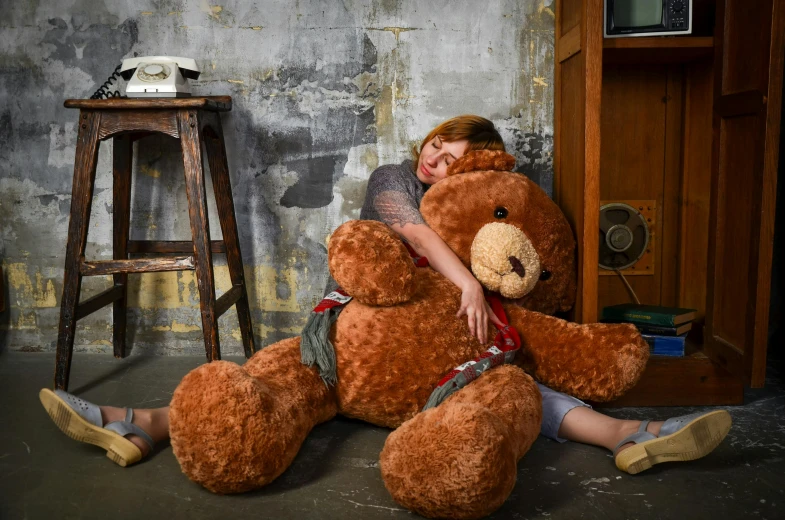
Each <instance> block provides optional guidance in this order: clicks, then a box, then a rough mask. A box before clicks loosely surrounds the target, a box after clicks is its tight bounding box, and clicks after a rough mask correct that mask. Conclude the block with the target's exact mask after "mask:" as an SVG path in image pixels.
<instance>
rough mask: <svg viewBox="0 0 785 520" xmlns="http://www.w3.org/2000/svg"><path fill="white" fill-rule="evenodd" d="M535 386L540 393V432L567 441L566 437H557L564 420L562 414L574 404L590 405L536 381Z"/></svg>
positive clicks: (551, 437)
mask: <svg viewBox="0 0 785 520" xmlns="http://www.w3.org/2000/svg"><path fill="white" fill-rule="evenodd" d="M537 387H538V388H539V389H540V394H542V426H541V427H540V434H542V435H544V436H546V437H548V438H549V439H553V440H555V441H558V442H567V439H562V438H561V437H559V427H560V426H561V422H562V421H563V420H564V416H565V415H567V412H569V411H570V410H572V409H573V408H575V407H576V406H586V407H587V408H591V406H589V405H588V404H586V403H584V402H583V401H581V400H580V399H577V398H575V397H572V396H570V395H567V394H563V393H561V392H557V391H556V390H551V389H550V388H548V387H547V386H544V385H541V384H540V383H537Z"/></svg>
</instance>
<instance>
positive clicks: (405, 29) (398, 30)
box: [368, 27, 419, 42]
mask: <svg viewBox="0 0 785 520" xmlns="http://www.w3.org/2000/svg"><path fill="white" fill-rule="evenodd" d="M368 30H370V31H385V32H391V33H393V34H394V35H395V41H396V42H397V41H398V39H399V38H400V37H401V33H403V32H409V31H418V30H419V29H416V28H414V27H382V28H381V29H379V28H377V27H369V28H368Z"/></svg>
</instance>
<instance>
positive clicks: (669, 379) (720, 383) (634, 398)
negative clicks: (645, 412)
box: [595, 355, 744, 407]
mask: <svg viewBox="0 0 785 520" xmlns="http://www.w3.org/2000/svg"><path fill="white" fill-rule="evenodd" d="M743 401H744V386H743V385H742V383H741V380H740V379H738V378H737V377H735V376H733V375H731V374H730V373H728V372H727V371H725V370H723V369H722V368H720V367H718V366H717V365H715V364H714V363H712V362H711V361H710V360H709V359H708V358H706V357H704V356H701V355H694V356H689V357H685V358H676V357H674V358H670V357H663V356H653V357H651V358H650V359H649V363H648V365H647V366H646V371H645V372H644V373H643V375H642V376H641V379H640V381H638V384H637V385H635V386H634V387H633V388H632V389H630V390H629V391H628V392H627V393H626V394H624V395H623V396H622V397H621V398H619V399H617V400H615V401H612V402H609V403H595V406H599V407H616V406H716V405H734V404H742V403H743Z"/></svg>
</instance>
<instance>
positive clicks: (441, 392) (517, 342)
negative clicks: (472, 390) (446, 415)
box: [423, 295, 521, 411]
mask: <svg viewBox="0 0 785 520" xmlns="http://www.w3.org/2000/svg"><path fill="white" fill-rule="evenodd" d="M485 298H486V299H487V300H488V303H489V304H490V305H491V309H492V310H493V313H494V314H496V316H497V317H498V318H499V321H501V322H502V323H504V327H500V326H499V325H497V324H495V323H494V326H495V327H496V329H497V330H498V332H497V333H496V338H494V340H493V346H491V347H490V348H489V349H488V350H486V351H485V352H483V353H482V354H480V355H479V356H478V357H476V358H474V359H473V360H471V361H467V362H466V363H464V364H462V365H460V366H457V367H455V368H453V369H452V370H450V371H449V372H448V373H447V375H445V376H444V377H443V378H442V379H441V380H440V381H439V383H438V384H437V385H436V388H434V390H433V392H431V395H430V397H428V402H426V403H425V407H423V411H425V410H427V409H428V408H433V407H435V406H438V405H439V404H440V403H441V402H442V401H444V400H445V399H446V398H447V396H449V395H450V394H452V393H454V392H457V391H458V390H460V389H461V388H463V387H464V386H466V385H468V384H469V383H471V382H472V381H474V380H475V379H477V378H478V377H480V374H482V373H483V372H485V371H486V370H488V369H490V368H493V367H495V366H499V365H503V364H505V363H512V361H513V360H514V359H515V354H516V353H517V352H518V350H520V348H521V337H520V336H519V335H518V331H517V330H515V329H514V328H513V327H512V326H510V325H509V321H508V320H507V314H506V313H505V312H504V307H503V306H502V302H501V300H500V299H499V297H498V296H495V295H486V297H485Z"/></svg>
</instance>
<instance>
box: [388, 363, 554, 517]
mask: <svg viewBox="0 0 785 520" xmlns="http://www.w3.org/2000/svg"><path fill="white" fill-rule="evenodd" d="M541 422H542V405H541V398H540V392H539V390H538V389H537V386H536V384H535V383H534V381H533V380H532V378H531V377H530V376H529V375H528V374H526V373H524V372H523V371H522V370H521V369H520V368H519V367H516V366H512V365H504V366H501V367H497V368H493V369H491V370H488V371H486V372H485V373H483V374H482V375H481V376H480V377H478V378H477V379H476V380H474V381H473V382H471V383H470V384H468V385H467V386H466V387H464V388H462V389H460V390H459V391H457V392H456V393H454V394H453V395H451V396H450V397H448V398H447V399H446V400H445V401H444V402H443V403H441V404H440V405H439V406H437V407H435V408H431V409H429V410H426V411H425V412H423V413H420V414H417V415H416V416H414V417H413V418H412V419H410V420H409V421H407V422H405V423H404V424H402V425H401V426H400V427H399V428H398V429H397V430H395V431H394V432H392V433H391V434H390V435H389V437H388V438H387V441H386V442H385V445H384V449H383V450H382V453H381V460H380V467H381V471H382V478H383V479H384V484H385V486H386V487H387V489H388V491H389V492H390V494H391V495H392V497H393V498H394V499H395V500H396V501H397V502H398V503H400V504H401V505H403V506H405V507H407V508H409V509H411V510H413V511H415V512H417V513H419V514H421V515H423V516H425V517H428V518H481V517H484V516H487V515H489V514H491V513H492V512H493V511H495V510H496V509H497V508H498V507H499V506H501V504H503V503H504V501H505V500H506V499H507V497H508V496H509V494H510V492H511V491H512V489H513V487H514V485H515V477H516V473H517V469H516V468H517V462H518V460H520V458H521V457H523V455H524V454H525V453H526V452H527V451H528V450H529V448H530V447H531V445H532V444H533V443H534V440H535V439H536V438H537V435H538V434H539V432H540V423H541Z"/></svg>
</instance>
